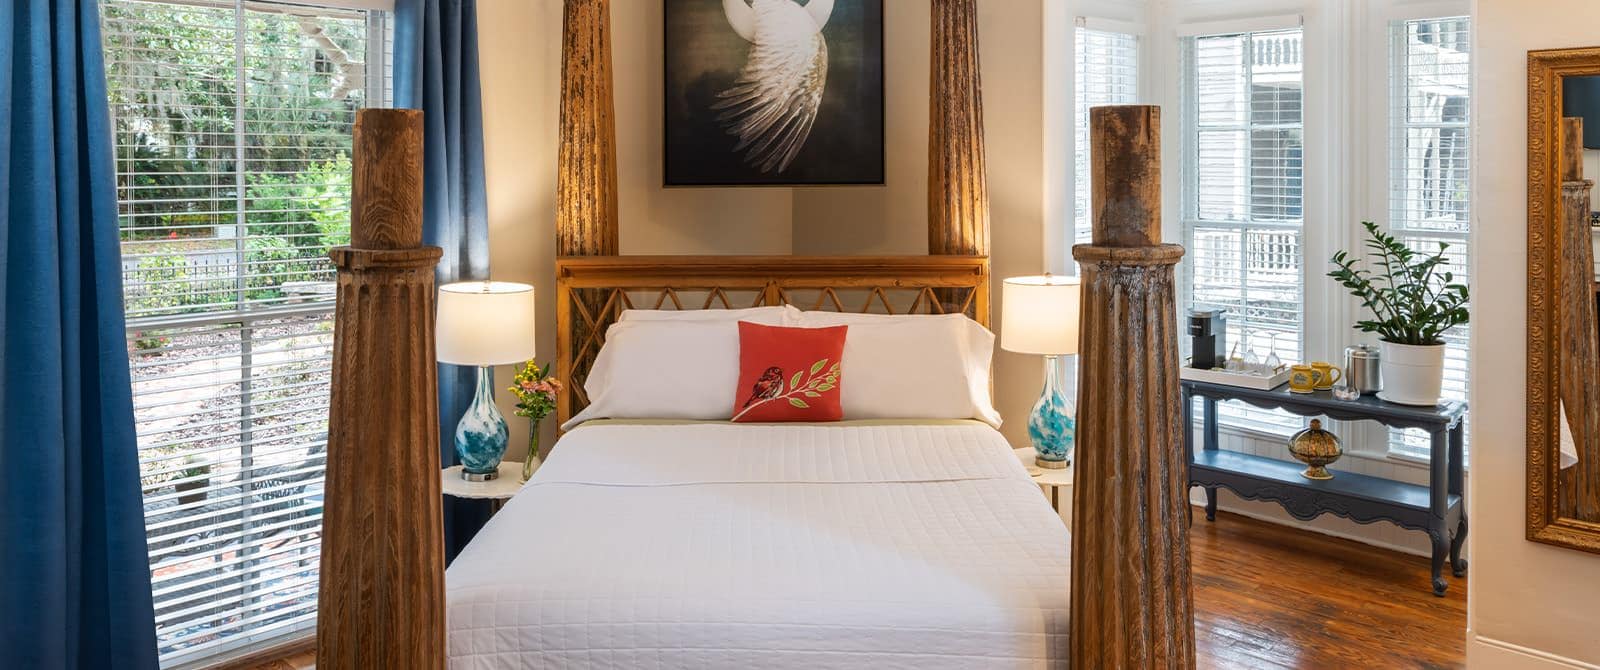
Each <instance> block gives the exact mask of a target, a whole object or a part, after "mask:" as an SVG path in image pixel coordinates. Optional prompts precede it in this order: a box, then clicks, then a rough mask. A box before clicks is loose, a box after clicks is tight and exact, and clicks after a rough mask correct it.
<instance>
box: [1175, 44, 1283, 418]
mask: <svg viewBox="0 0 1600 670" xmlns="http://www.w3.org/2000/svg"><path fill="white" fill-rule="evenodd" d="M1301 37H1302V33H1301V31H1300V30H1299V29H1293V30H1275V31H1263V32H1245V33H1235V34H1226V35H1206V36H1199V37H1188V38H1184V40H1183V52H1184V91H1183V101H1184V110H1183V113H1184V124H1185V128H1184V130H1185V133H1184V138H1185V139H1184V142H1185V150H1184V160H1183V177H1184V179H1183V181H1184V189H1183V208H1182V212H1183V241H1184V244H1185V245H1186V246H1187V248H1188V251H1189V253H1188V255H1187V256H1186V257H1185V259H1184V281H1185V286H1186V288H1187V296H1186V297H1187V306H1190V307H1211V308H1222V309H1226V310H1227V312H1228V332H1227V335H1228V341H1229V342H1230V343H1235V344H1233V345H1230V347H1233V346H1236V347H1237V349H1236V350H1235V353H1236V355H1238V356H1240V357H1243V358H1247V359H1248V358H1251V357H1254V358H1256V359H1258V360H1265V359H1266V358H1267V356H1268V355H1269V354H1270V353H1271V352H1273V351H1276V352H1277V355H1278V357H1279V358H1280V359H1281V360H1283V361H1284V362H1286V363H1287V362H1293V361H1298V360H1301V358H1302V355H1303V351H1302V343H1303V341H1304V340H1303V332H1304V314H1303V312H1304V310H1303V307H1302V305H1303V301H1302V299H1303V293H1304V291H1303V286H1304V276H1305V275H1304V271H1303V270H1304V253H1303V248H1302V240H1303V235H1302V231H1301V226H1302V222H1303V216H1304V214H1303V205H1304V195H1303V182H1302V177H1301V175H1302V155H1301V154H1302V147H1303V144H1302V140H1303V127H1302V115H1301V110H1302V91H1303V90H1304V88H1303V78H1302V75H1303V73H1304V68H1303V62H1302V48H1301V45H1302V40H1301ZM1222 419H1223V420H1224V421H1226V422H1229V423H1234V424H1240V425H1248V426H1251V427H1254V428H1257V429H1263V430H1270V431H1274V432H1282V431H1286V430H1290V429H1295V428H1298V426H1299V425H1300V420H1299V419H1298V418H1295V417H1291V416H1289V415H1287V414H1283V413H1280V412H1270V411H1265V410H1259V409H1255V408H1248V407H1233V406H1224V408H1223V409H1222Z"/></svg>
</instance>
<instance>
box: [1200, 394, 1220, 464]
mask: <svg viewBox="0 0 1600 670" xmlns="http://www.w3.org/2000/svg"><path fill="white" fill-rule="evenodd" d="M1202 402H1204V403H1205V407H1204V410H1205V416H1204V417H1203V418H1202V419H1201V421H1203V422H1205V434H1204V438H1205V442H1203V443H1202V446H1204V447H1205V449H1206V450H1208V451H1216V450H1217V442H1218V439H1217V399H1216V398H1212V397H1210V396H1205V397H1203V398H1202Z"/></svg>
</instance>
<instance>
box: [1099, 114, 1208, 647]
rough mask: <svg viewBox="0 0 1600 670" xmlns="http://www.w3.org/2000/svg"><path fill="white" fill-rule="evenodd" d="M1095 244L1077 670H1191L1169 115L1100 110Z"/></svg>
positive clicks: (1185, 471)
mask: <svg viewBox="0 0 1600 670" xmlns="http://www.w3.org/2000/svg"><path fill="white" fill-rule="evenodd" d="M1090 128H1091V134H1092V137H1091V139H1090V146H1092V147H1093V154H1092V156H1093V161H1092V167H1091V172H1092V174H1093V189H1094V201H1093V202H1094V212H1093V221H1094V233H1093V234H1094V237H1093V240H1094V241H1093V243H1091V244H1080V245H1077V246H1075V247H1073V249H1072V255H1073V257H1074V258H1076V259H1077V260H1078V263H1079V264H1080V267H1081V268H1082V270H1083V319H1082V327H1081V331H1080V332H1081V335H1080V344H1079V361H1080V362H1079V365H1080V369H1081V370H1082V372H1081V374H1082V381H1081V383H1080V384H1079V385H1078V388H1079V391H1078V393H1079V403H1078V445H1079V447H1078V452H1077V453H1078V456H1077V460H1078V462H1077V478H1078V483H1077V486H1075V487H1074V491H1073V495H1074V499H1073V509H1075V510H1078V511H1077V513H1076V514H1075V515H1074V517H1073V525H1074V527H1073V529H1072V530H1073V533H1072V632H1071V636H1070V638H1069V639H1070V643H1071V646H1072V667H1074V668H1193V667H1194V663H1195V660H1194V620H1193V603H1192V600H1193V591H1192V589H1191V587H1190V583H1189V535H1188V525H1187V524H1188V510H1189V496H1188V486H1187V484H1188V463H1187V459H1186V457H1185V454H1184V449H1183V432H1182V431H1183V430H1185V429H1186V426H1184V425H1183V422H1182V419H1181V417H1182V413H1181V411H1180V409H1181V407H1180V404H1179V403H1180V401H1179V390H1178V336H1179V333H1178V331H1177V323H1176V321H1177V314H1176V305H1175V302H1174V299H1175V296H1174V293H1175V289H1174V286H1173V268H1174V267H1175V266H1176V265H1177V263H1178V260H1179V259H1180V258H1181V257H1182V256H1183V247H1181V246H1178V245H1176V244H1161V109H1160V108H1159V107H1154V106H1145V105H1129V106H1118V107H1096V108H1094V109H1092V110H1090Z"/></svg>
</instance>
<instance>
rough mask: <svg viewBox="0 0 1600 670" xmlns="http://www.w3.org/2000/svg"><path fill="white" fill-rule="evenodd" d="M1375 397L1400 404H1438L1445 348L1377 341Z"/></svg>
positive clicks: (1434, 345) (1438, 345)
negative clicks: (1378, 382) (1379, 378)
mask: <svg viewBox="0 0 1600 670" xmlns="http://www.w3.org/2000/svg"><path fill="white" fill-rule="evenodd" d="M1378 347H1379V348H1380V349H1381V352H1380V358H1379V364H1378V367H1379V374H1380V375H1382V377H1383V390H1382V391H1379V392H1378V397H1379V398H1382V399H1384V400H1387V401H1389V402H1394V403H1400V404H1402V405H1428V406H1432V405H1437V404H1439V391H1440V388H1441V387H1442V386H1443V384H1444V345H1442V344H1433V345H1426V346H1422V345H1415V344H1395V343H1393V342H1379V343H1378Z"/></svg>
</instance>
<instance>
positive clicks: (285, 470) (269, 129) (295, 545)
mask: <svg viewBox="0 0 1600 670" xmlns="http://www.w3.org/2000/svg"><path fill="white" fill-rule="evenodd" d="M103 21H104V39H105V43H104V46H105V54H106V70H107V72H106V74H107V80H108V82H107V83H108V85H109V89H110V104H111V112H112V116H113V121H114V127H115V142H116V164H117V182H118V183H117V194H118V208H119V210H118V211H119V218H120V232H121V244H122V271H123V285H124V301H125V309H126V312H127V318H128V351H129V354H130V355H129V358H130V366H131V368H132V372H133V395H134V410H135V421H136V425H137V431H138V441H139V455H140V469H141V472H140V474H141V477H142V481H143V487H144V504H145V522H146V529H147V533H148V541H149V547H150V568H151V571H152V581H153V584H152V587H153V590H154V596H155V605H156V633H157V637H158V644H159V647H160V655H161V662H162V664H163V665H164V666H167V667H172V666H175V665H182V664H187V663H190V662H194V661H197V660H201V659H207V658H215V657H217V656H220V655H224V654H229V653H237V652H238V651H239V650H240V649H242V648H245V647H250V646H257V645H263V644H270V643H272V642H274V641H278V640H282V639H284V638H285V637H287V636H291V635H296V634H306V633H308V632H309V629H310V628H311V627H313V626H314V625H315V616H316V604H317V602H316V599H317V592H316V591H317V568H318V561H319V558H318V557H319V533H320V529H321V512H322V508H321V506H322V502H321V501H322V476H323V453H324V448H325V444H326V439H327V406H328V384H329V360H330V354H331V348H332V332H333V322H332V311H333V279H334V272H333V269H332V266H331V263H330V262H329V260H328V258H327V251H328V248H329V247H330V246H334V245H338V244H343V243H345V242H346V241H348V238H349V220H348V218H349V208H350V202H349V199H350V192H349V190H350V132H351V124H352V123H353V121H354V116H355V110H356V109H357V108H359V107H361V106H363V105H366V104H368V103H369V102H376V101H379V96H380V94H381V92H382V90H383V89H382V85H383V83H384V79H383V77H382V76H374V77H371V78H369V77H368V76H367V74H368V72H374V73H384V72H385V71H386V70H385V69H383V68H382V62H383V60H384V59H383V53H382V52H383V45H384V44H385V40H384V39H383V35H384V21H385V17H384V15H383V13H381V12H376V11H373V12H368V11H358V10H348V9H326V8H316V7H309V6H306V5H304V4H296V5H277V4H274V3H271V2H263V1H260V0H250V1H249V2H245V1H244V0H234V1H232V2H229V1H227V0H217V1H209V2H194V1H193V0H182V1H173V2H156V1H140V0H104V2H103Z"/></svg>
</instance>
